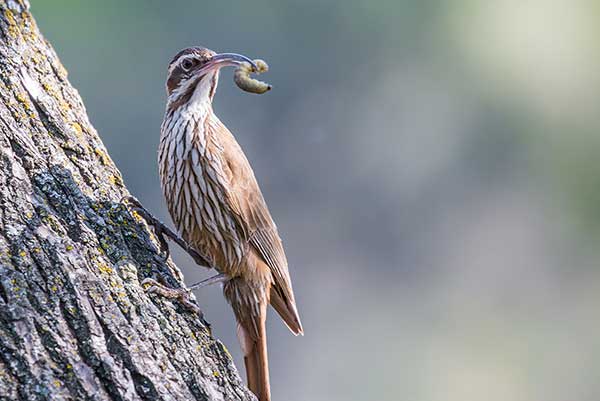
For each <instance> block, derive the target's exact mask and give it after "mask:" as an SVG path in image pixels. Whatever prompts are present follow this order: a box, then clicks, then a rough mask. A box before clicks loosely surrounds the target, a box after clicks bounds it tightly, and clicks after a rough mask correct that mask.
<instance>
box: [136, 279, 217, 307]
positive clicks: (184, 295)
mask: <svg viewBox="0 0 600 401" xmlns="http://www.w3.org/2000/svg"><path fill="white" fill-rule="evenodd" d="M227 279H228V277H227V276H226V275H224V274H222V273H221V274H217V275H216V276H212V277H209V278H207V279H206V280H202V281H200V282H198V283H195V284H192V285H191V286H189V287H188V288H169V287H167V286H165V285H163V284H161V283H159V282H158V281H156V280H154V279H152V278H146V279H144V280H143V281H142V283H141V284H142V285H143V286H144V287H146V291H147V292H148V293H150V294H159V295H161V296H163V297H165V298H169V299H177V300H178V301H179V302H181V303H182V304H183V306H185V307H186V308H188V309H190V310H192V312H195V313H197V314H198V315H200V316H203V314H202V311H201V310H200V308H198V306H197V305H196V304H195V303H193V302H192V301H191V300H190V294H191V292H192V290H196V289H198V288H202V287H206V286H208V285H211V284H216V283H221V282H223V281H225V280H227Z"/></svg>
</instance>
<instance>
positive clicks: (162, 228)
mask: <svg viewBox="0 0 600 401" xmlns="http://www.w3.org/2000/svg"><path fill="white" fill-rule="evenodd" d="M122 201H123V202H124V203H125V204H127V205H128V206H130V207H131V208H132V209H133V210H135V211H136V212H137V214H139V215H140V216H141V217H142V218H143V219H144V220H145V221H146V223H148V225H149V226H152V228H153V230H154V233H155V234H156V237H157V238H158V241H159V243H160V252H161V253H164V254H165V255H166V257H165V259H166V258H168V257H169V245H168V244H167V241H166V240H165V236H166V237H168V238H170V239H171V240H172V241H173V242H175V243H176V244H177V245H179V246H180V247H181V248H182V249H183V250H184V251H186V252H187V254H188V255H190V256H191V257H192V259H194V262H196V264H197V265H199V266H203V267H206V268H207V269H210V268H211V267H212V266H211V263H209V262H208V261H207V260H206V258H205V257H203V256H202V255H200V254H199V253H198V252H197V251H196V250H195V249H193V248H192V247H191V246H189V245H188V243H187V242H185V241H184V240H183V238H181V237H180V236H179V235H177V234H176V233H175V232H174V231H173V230H171V229H170V228H169V227H167V226H166V225H165V224H164V223H163V222H161V221H160V220H158V219H157V218H156V217H154V216H153V215H152V213H150V212H149V211H148V210H147V209H146V208H145V207H144V206H142V204H141V203H140V201H138V200H137V199H136V198H135V197H133V196H126V197H124V198H123V199H122Z"/></svg>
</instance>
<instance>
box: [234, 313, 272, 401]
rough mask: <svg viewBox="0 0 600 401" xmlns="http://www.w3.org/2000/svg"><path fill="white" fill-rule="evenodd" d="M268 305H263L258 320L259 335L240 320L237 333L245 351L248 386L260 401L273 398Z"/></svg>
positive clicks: (268, 400) (267, 400)
mask: <svg viewBox="0 0 600 401" xmlns="http://www.w3.org/2000/svg"><path fill="white" fill-rule="evenodd" d="M266 314H267V305H266V303H265V304H264V305H261V307H260V316H259V319H258V321H257V322H256V328H257V329H258V330H257V333H256V334H257V335H256V336H253V335H252V334H253V333H252V332H251V331H249V330H247V329H246V327H244V324H243V323H240V322H239V321H238V325H237V334H238V339H239V341H240V344H241V346H242V351H243V353H244V364H245V365H246V378H247V381H248V388H249V389H250V391H252V392H253V393H254V394H256V396H257V397H258V399H259V401H270V400H271V388H270V385H269V360H268V356H267V331H266V324H265V323H266ZM251 330H252V331H254V330H253V329H251Z"/></svg>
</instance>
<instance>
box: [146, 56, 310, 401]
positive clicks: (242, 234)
mask: <svg viewBox="0 0 600 401" xmlns="http://www.w3.org/2000/svg"><path fill="white" fill-rule="evenodd" d="M244 62H245V63H250V64H251V65H253V66H254V63H253V62H252V60H250V59H249V58H247V57H245V56H241V55H238V54H231V53H223V54H216V53H215V52H213V51H212V50H209V49H205V48H202V47H191V48H187V49H184V50H182V51H180V52H179V53H177V55H176V56H175V57H174V58H173V60H172V61H171V63H170V64H169V70H168V79H167V84H166V86H167V94H168V100H167V107H166V112H165V117H164V121H163V123H162V127H161V138H160V146H159V151H158V162H159V169H160V180H161V185H162V190H163V193H164V195H165V198H166V200H167V205H168V209H169V213H170V214H171V217H172V218H173V221H174V222H175V225H176V227H177V230H178V231H179V233H180V234H181V236H182V237H183V240H184V241H185V242H186V243H187V244H188V245H189V247H190V248H192V249H193V250H195V251H197V252H198V253H199V254H200V255H202V256H203V257H204V258H205V259H206V260H207V261H208V263H209V264H210V265H211V266H212V267H214V268H215V269H216V270H217V271H218V272H219V273H220V274H218V275H217V276H215V277H212V278H210V279H208V280H205V282H204V283H203V284H206V283H213V282H218V281H221V282H223V294H224V296H225V298H226V299H227V301H228V302H229V303H230V304H231V307H232V308H233V312H234V314H235V317H236V320H237V335H238V339H239V341H240V344H241V347H242V351H243V353H244V362H245V364H246V375H247V380H248V387H249V388H250V390H251V391H252V392H254V393H255V394H256V395H257V397H258V398H259V400H260V401H268V400H270V398H271V396H270V386H269V368H268V359H267V335H266V329H265V321H266V316H267V305H268V304H269V303H270V304H271V306H273V308H274V309H275V310H276V311H277V313H279V315H280V316H281V318H282V319H283V321H284V322H285V323H286V325H287V326H288V327H289V329H290V330H291V331H292V333H294V334H296V335H298V334H303V330H302V324H301V323H300V317H299V315H298V311H297V309H296V302H295V300H294V292H293V290H292V282H291V279H290V274H289V272H288V264H287V260H286V257H285V253H284V250H283V245H282V243H281V239H280V237H279V234H278V233H277V227H276V226H275V223H274V222H273V219H272V218H271V215H270V213H269V210H268V208H267V204H266V203H265V200H264V198H263V195H262V193H261V191H260V188H259V186H258V183H257V181H256V178H255V177H254V172H253V171H252V168H251V167H250V164H249V163H248V160H247V159H246V156H245V155H244V152H243V151H242V149H241V147H240V145H239V144H238V143H237V142H236V140H235V138H234V136H233V135H232V134H231V132H229V130H228V129H227V127H225V125H224V124H223V123H222V122H221V121H220V120H219V118H218V117H217V116H216V115H215V114H214V112H213V108H212V100H213V98H214V96H215V91H216V89H217V83H218V79H219V70H220V69H221V68H222V67H225V66H238V65H241V64H242V63H244ZM201 284H202V283H201ZM193 287H194V286H193ZM196 287H197V286H196Z"/></svg>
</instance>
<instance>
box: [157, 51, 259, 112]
mask: <svg viewBox="0 0 600 401" xmlns="http://www.w3.org/2000/svg"><path fill="white" fill-rule="evenodd" d="M244 62H246V63H250V64H251V65H252V66H253V67H255V68H256V65H255V64H254V62H253V61H252V60H250V59H249V58H248V57H246V56H242V55H240V54H235V53H215V52H214V51H212V50H209V49H206V48H204V47H188V48H187V49H183V50H181V51H180V52H179V53H177V54H176V55H175V57H173V60H171V63H169V72H168V78H167V94H168V96H169V99H168V103H169V106H176V105H181V104H183V103H188V102H190V101H193V102H211V101H212V99H213V97H214V95H215V91H216V89H217V83H218V81H219V70H220V69H221V68H222V67H226V66H238V65H240V64H242V63H244Z"/></svg>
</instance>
